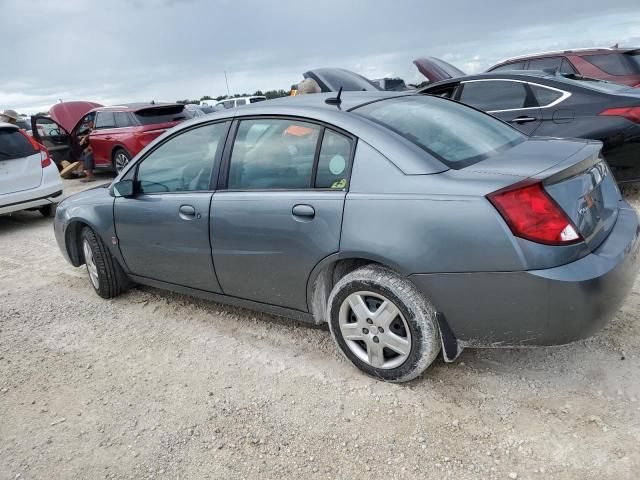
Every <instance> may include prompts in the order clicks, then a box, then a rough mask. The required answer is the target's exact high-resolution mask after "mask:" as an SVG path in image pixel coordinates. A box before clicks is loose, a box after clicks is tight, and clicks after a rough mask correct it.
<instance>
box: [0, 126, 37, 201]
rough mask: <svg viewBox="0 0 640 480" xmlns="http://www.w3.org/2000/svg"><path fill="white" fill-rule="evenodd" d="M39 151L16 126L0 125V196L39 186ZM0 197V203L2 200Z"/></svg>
mask: <svg viewBox="0 0 640 480" xmlns="http://www.w3.org/2000/svg"><path fill="white" fill-rule="evenodd" d="M41 182H42V166H41V164H40V153H39V152H38V151H36V150H35V148H34V147H33V145H32V144H31V142H30V141H29V140H28V139H27V138H26V137H25V136H24V134H22V133H20V131H19V130H18V128H16V127H0V196H1V195H5V194H9V193H15V192H21V191H24V190H30V189H33V188H37V187H39V186H40V183H41ZM1 198H2V197H0V204H3V203H7V202H3V201H2V199H1Z"/></svg>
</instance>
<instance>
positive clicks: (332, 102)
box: [324, 87, 342, 105]
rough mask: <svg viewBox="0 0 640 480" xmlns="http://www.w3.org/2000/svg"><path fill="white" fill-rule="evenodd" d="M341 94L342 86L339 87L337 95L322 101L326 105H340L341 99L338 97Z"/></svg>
mask: <svg viewBox="0 0 640 480" xmlns="http://www.w3.org/2000/svg"><path fill="white" fill-rule="evenodd" d="M341 95H342V87H340V90H338V95H336V96H335V97H329V98H327V99H326V100H325V101H324V103H326V104H328V105H340V104H341V103H342V99H341V98H340V96H341Z"/></svg>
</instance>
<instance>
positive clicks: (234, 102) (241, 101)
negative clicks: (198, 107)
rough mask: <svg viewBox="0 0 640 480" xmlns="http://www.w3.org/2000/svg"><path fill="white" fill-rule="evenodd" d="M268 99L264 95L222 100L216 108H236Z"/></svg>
mask: <svg viewBox="0 0 640 480" xmlns="http://www.w3.org/2000/svg"><path fill="white" fill-rule="evenodd" d="M266 99H267V97H265V96H262V95H252V96H250V97H236V98H227V99H225V100H221V101H219V102H218V103H216V104H215V106H216V107H223V108H235V107H241V106H243V105H249V104H251V103H258V102H264V101H265V100H266Z"/></svg>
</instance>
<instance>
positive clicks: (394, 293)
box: [327, 264, 441, 382]
mask: <svg viewBox="0 0 640 480" xmlns="http://www.w3.org/2000/svg"><path fill="white" fill-rule="evenodd" d="M360 292H371V293H373V294H376V295H380V296H381V297H384V298H385V299H387V300H389V301H391V302H392V303H393V304H394V305H395V306H396V307H397V309H398V310H399V312H400V314H401V316H402V317H404V320H405V321H404V325H406V326H407V327H408V330H409V332H408V333H405V334H406V338H407V340H408V343H409V344H410V352H409V353H408V354H406V355H405V356H403V358H404V357H406V358H404V360H403V359H402V358H399V360H400V361H402V363H401V364H399V365H397V366H396V365H393V364H392V365H393V366H392V367H387V368H376V367H374V366H373V365H372V364H370V363H369V362H368V361H364V360H363V359H362V358H360V357H359V356H358V355H357V354H356V353H354V351H352V348H351V347H349V345H348V344H347V341H346V340H345V339H344V337H343V333H342V330H341V326H340V312H341V308H342V307H343V303H345V301H348V300H347V299H348V298H353V295H354V294H355V295H358V294H359V293H360ZM378 308H381V307H378ZM327 312H328V315H329V318H328V323H329V328H330V329H331V335H332V336H333V339H334V340H335V342H336V343H337V345H338V348H339V349H340V351H341V352H342V354H343V355H344V356H345V357H346V358H347V359H348V360H349V361H351V362H352V363H353V364H354V365H355V366H356V367H358V368H359V369H360V370H362V371H363V372H364V373H366V374H367V375H370V376H372V377H375V378H377V379H380V380H384V381H388V382H406V381H409V380H412V379H414V378H416V377H417V376H418V375H420V374H421V373H422V372H423V371H424V370H425V369H426V368H427V367H428V366H429V365H431V363H432V362H433V360H434V359H435V358H436V356H437V355H438V353H439V352H440V347H441V343H440V331H439V329H438V327H437V321H436V310H435V307H434V306H433V305H432V304H431V303H430V302H429V301H428V300H427V299H426V298H425V297H424V295H422V293H420V292H419V291H418V289H417V288H416V287H415V285H414V284H413V283H411V282H410V281H409V280H407V279H406V278H403V277H402V276H400V275H398V274H397V273H395V272H393V271H392V270H390V269H388V268H385V267H382V266H380V265H373V264H372V265H367V266H364V267H361V268H359V269H357V270H354V271H353V272H351V273H349V274H347V275H345V276H344V277H343V278H342V279H340V280H339V281H338V282H337V283H336V285H335V286H334V287H333V290H332V291H331V294H330V295H329V301H328V306H327ZM398 320H402V318H400V317H396V321H398ZM376 328H377V327H376ZM387 333H388V332H387ZM379 335H380V338H383V335H384V332H383V333H381V334H379ZM409 336H410V339H409ZM378 342H380V341H378ZM382 343H383V344H384V340H382ZM361 345H365V343H364V342H362V343H361ZM387 353H389V351H388V350H387ZM387 353H385V359H386V355H387ZM390 353H391V354H392V355H396V353H395V352H393V351H391V352H390ZM385 363H386V362H385Z"/></svg>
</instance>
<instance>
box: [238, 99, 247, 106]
mask: <svg viewBox="0 0 640 480" xmlns="http://www.w3.org/2000/svg"><path fill="white" fill-rule="evenodd" d="M246 104H247V101H246V100H245V99H244V98H239V99H237V100H236V107H237V106H239V105H246Z"/></svg>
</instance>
